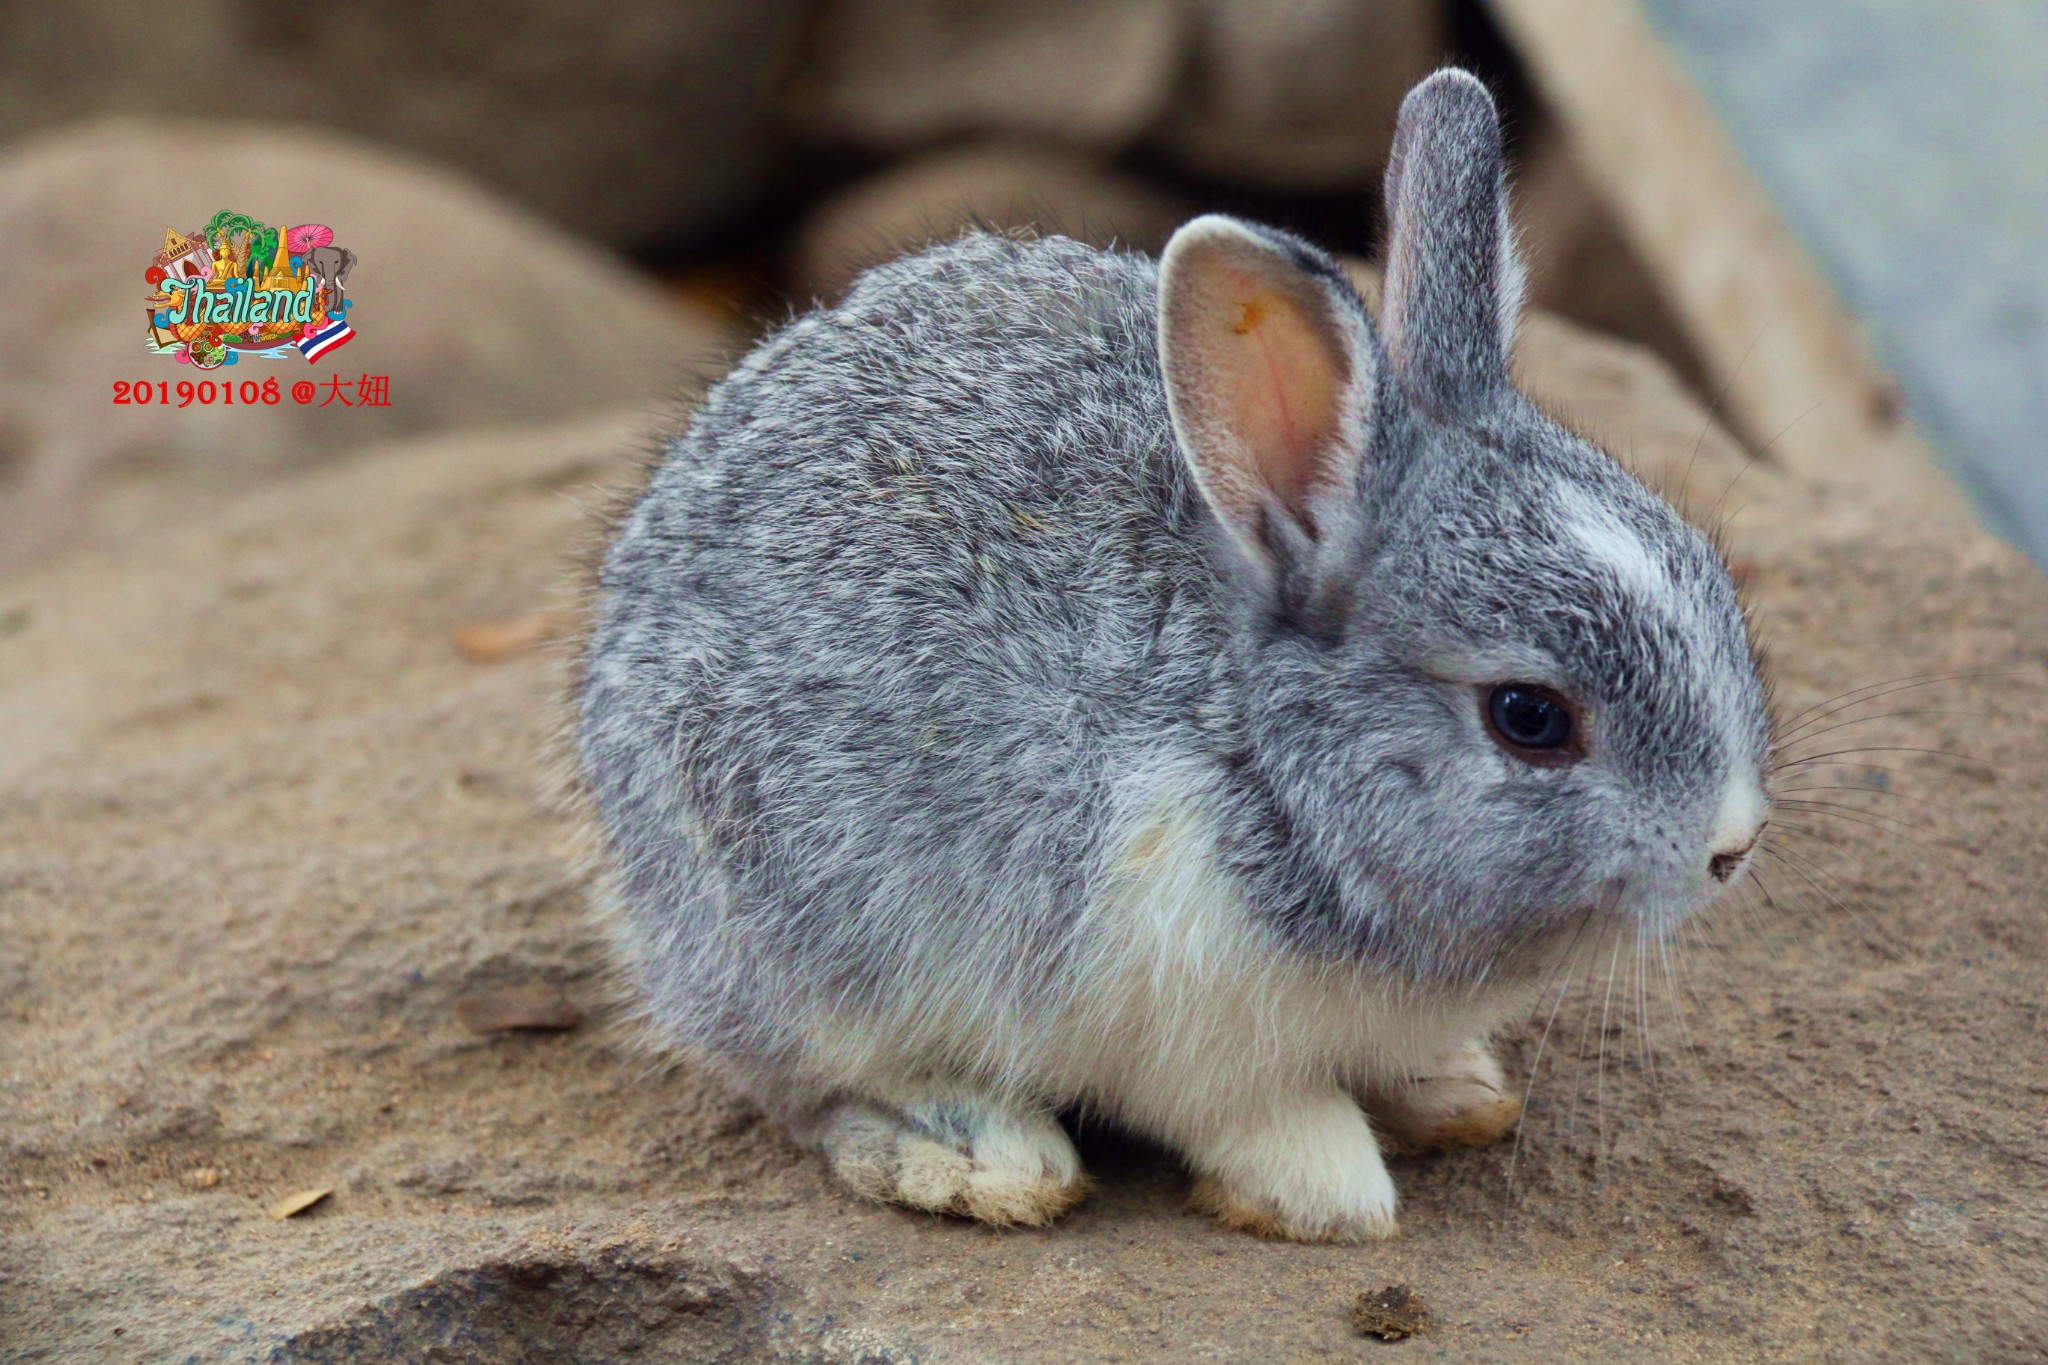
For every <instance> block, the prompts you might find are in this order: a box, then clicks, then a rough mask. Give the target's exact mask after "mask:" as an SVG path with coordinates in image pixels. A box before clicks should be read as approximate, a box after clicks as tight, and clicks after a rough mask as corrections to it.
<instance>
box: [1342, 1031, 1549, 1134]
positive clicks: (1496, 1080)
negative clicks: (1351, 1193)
mask: <svg viewBox="0 0 2048 1365" xmlns="http://www.w3.org/2000/svg"><path fill="white" fill-rule="evenodd" d="M1367 1103H1368V1107H1369V1109H1370V1110H1371V1113H1372V1116H1373V1119H1374V1122H1375V1125H1376V1126H1377V1127H1378V1129H1379V1131H1380V1137H1381V1141H1382V1145H1383V1146H1384V1147H1385V1148H1386V1149H1387V1150H1389V1151H1393V1152H1425V1151H1433V1150H1436V1149H1438V1148H1444V1147H1481V1146H1484V1145H1486V1144H1487V1143H1490V1142H1498V1141H1499V1140H1500V1139H1502V1138H1503V1137H1506V1136H1507V1135H1508V1133H1509V1132H1510V1131H1511V1130H1512V1129H1513V1128H1514V1126H1515V1124H1516V1123H1517V1122H1519V1121H1520V1119H1521V1117H1522V1102H1521V1101H1520V1100H1519V1099H1517V1098H1515V1096H1514V1095H1513V1094H1512V1093H1510V1092H1509V1090H1508V1088H1507V1081H1506V1079H1505V1078H1504V1077H1503V1076H1502V1074H1501V1069H1500V1063H1499V1062H1498V1061H1496V1060H1495V1059H1494V1056H1493V1053H1492V1051H1491V1050H1489V1049H1488V1048H1487V1046H1486V1044H1485V1043H1484V1042H1481V1041H1477V1040H1473V1041H1470V1042H1466V1043H1462V1044H1460V1045H1458V1046H1457V1047H1453V1048H1449V1049H1446V1050H1445V1051H1444V1052H1442V1053H1440V1054H1439V1055H1438V1056H1437V1057H1436V1058H1434V1059H1433V1060H1432V1062H1431V1064H1430V1066H1429V1067H1428V1068H1427V1070H1426V1073H1425V1074H1423V1075H1419V1076H1412V1077H1409V1078H1408V1079H1407V1080H1405V1081H1403V1082H1402V1083H1401V1084H1399V1085H1394V1086H1388V1087H1385V1088H1375V1090H1374V1092H1373V1093H1372V1095H1371V1096H1370V1097H1369V1098H1368V1101H1367Z"/></svg>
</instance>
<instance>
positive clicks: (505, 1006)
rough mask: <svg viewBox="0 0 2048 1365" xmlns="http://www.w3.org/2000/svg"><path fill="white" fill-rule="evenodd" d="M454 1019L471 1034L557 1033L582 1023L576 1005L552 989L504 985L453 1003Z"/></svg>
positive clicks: (581, 1016) (581, 1012)
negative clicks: (541, 1030)
mask: <svg viewBox="0 0 2048 1365" xmlns="http://www.w3.org/2000/svg"><path fill="white" fill-rule="evenodd" d="M455 1017H456V1018H457V1019H460V1020H461V1021H462V1026H463V1027H464V1028H466V1029H468V1030H470V1031H471V1032H472V1033H498V1032H502V1031H503V1030H505V1029H545V1030H548V1031H550V1032H556V1033H559V1032H561V1031H562V1030H564V1029H572V1028H575V1027H576V1026H577V1025H578V1024H580V1023H582V1022H583V1011H582V1010H580V1009H578V1008H577V1007H576V1002H575V1001H573V1000H571V999H570V998H569V997H568V996H566V995H564V994H562V992H560V991H559V990H557V989H555V988H554V987H553V986H507V987H505V988H504V989H503V990H496V991H485V992H484V993H483V994H481V995H472V996H468V997H466V998H464V999H461V1000H458V1001H456V1002H455Z"/></svg>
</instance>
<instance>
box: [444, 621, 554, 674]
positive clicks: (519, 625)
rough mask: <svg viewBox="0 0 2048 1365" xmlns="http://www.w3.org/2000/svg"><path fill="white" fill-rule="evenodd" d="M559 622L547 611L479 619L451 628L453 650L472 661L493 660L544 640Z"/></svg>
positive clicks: (488, 661)
mask: <svg viewBox="0 0 2048 1365" xmlns="http://www.w3.org/2000/svg"><path fill="white" fill-rule="evenodd" d="M559 624H560V623H559V622H558V621H557V619H556V617H555V614H554V613H553V612H549V611H536V612H529V613H528V614H527V615H525V616H515V617H513V618H511V619H510V620H507V621H479V622H477V623H476V624H475V625H468V626H464V627H462V629H460V630H458V631H456V632H455V652H456V653H458V654H460V655H461V656H462V657H463V658H465V659H467V660H469V661H470V662H471V663H473V664H494V663H498V662H500V661H501V660H504V659H509V658H511V657H513V656H514V655H516V654H524V653H526V652H527V651H528V650H530V649H534V648H536V647H537V646H539V645H541V644H544V643H545V642H546V641H547V640H548V638H549V637H550V636H552V635H553V634H554V633H555V629H556V627H557V626H558V625H559Z"/></svg>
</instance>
